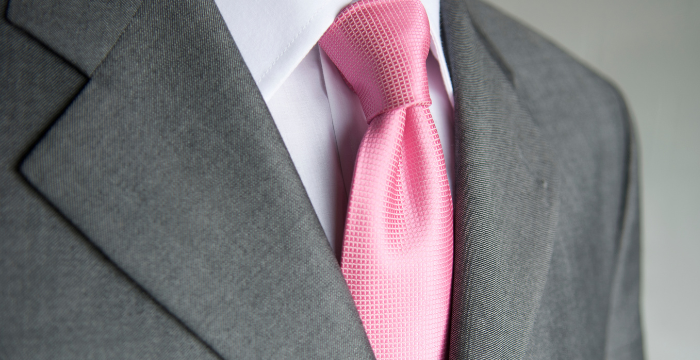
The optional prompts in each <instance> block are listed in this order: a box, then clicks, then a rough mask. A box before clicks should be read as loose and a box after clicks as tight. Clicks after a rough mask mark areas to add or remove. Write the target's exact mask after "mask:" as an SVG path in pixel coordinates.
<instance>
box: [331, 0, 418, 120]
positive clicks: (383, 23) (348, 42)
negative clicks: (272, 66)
mask: <svg viewBox="0 0 700 360" xmlns="http://www.w3.org/2000/svg"><path fill="white" fill-rule="evenodd" d="M319 44H320V46H321V48H322V49H323V51H325V52H326V54H328V57H329V58H330V59H331V61H333V63H334V64H335V65H336V66H337V67H338V70H340V73H341V74H342V75H343V77H344V78H345V81H346V82H347V83H348V85H349V86H350V87H351V88H352V90H353V91H354V92H355V93H356V94H357V96H358V97H359V98H360V102H361V103H362V108H363V110H364V112H365V116H366V117H367V121H368V122H369V121H371V120H372V119H373V118H374V117H375V116H377V115H379V114H381V113H383V112H385V111H387V110H391V109H395V108H398V107H406V106H409V105H416V104H423V105H426V106H428V105H430V94H429V92H428V75H427V71H426V67H425V61H426V59H427V57H428V51H429V50H430V27H429V25H428V16H427V15H426V13H425V9H424V8H423V5H422V4H421V2H420V1H419V0H361V1H358V2H356V3H354V4H352V5H350V6H348V7H347V8H345V9H344V10H343V11H342V12H341V13H340V14H339V15H338V17H337V18H336V19H335V21H334V22H333V24H332V25H331V27H330V28H329V29H328V31H326V33H325V34H324V35H323V37H321V40H320V41H319Z"/></svg>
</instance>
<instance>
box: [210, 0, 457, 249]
mask: <svg viewBox="0 0 700 360" xmlns="http://www.w3.org/2000/svg"><path fill="white" fill-rule="evenodd" d="M215 2H216V5H217V6H218V8H219V11H220V12H221V15H222V17H223V19H224V21H225V22H226V25H227V27H228V29H229V31H230V32H231V35H232V37H233V39H234V41H235V42H236V45H237V46H238V49H239V51H240V52H241V56H242V57H243V60H244V61H245V63H246V65H247V66H248V68H249V70H250V72H251V74H252V75H253V79H254V80H255V83H256V84H257V86H258V88H259V89H260V92H261V94H262V97H263V98H264V99H265V102H266V104H267V106H268V108H269V110H270V113H271V115H272V118H273V119H274V121H275V124H276V125H277V128H278V129H279V132H280V135H281V136H282V140H283V141H284V144H285V146H286V147H287V150H288V151H289V154H290V156H291V158H292V162H293V163H294V166H295V167H296V170H297V172H298V173H299V177H300V178H301V181H302V183H303V184H304V188H305V189H306V192H307V194H308V196H309V199H310V201H311V204H312V206H313V208H314V210H315V212H316V215H317V216H318V219H319V221H320V223H321V226H322V227H323V230H324V232H325V234H326V237H327V238H328V242H329V243H330V245H331V248H333V250H334V252H335V254H336V257H338V258H339V254H340V249H341V245H342V240H343V230H344V225H345V215H346V210H347V199H348V195H349V193H350V186H351V183H352V175H353V171H354V168H355V157H356V155H357V150H358V148H359V146H360V141H361V140H362V136H363V135H364V133H365V130H366V129H367V120H366V118H365V115H364V113H363V111H362V106H361V105H360V101H359V99H358V98H357V96H356V95H355V93H353V92H352V90H350V88H348V86H347V85H346V84H345V82H344V81H343V79H342V77H341V75H340V73H339V72H338V69H337V68H336V67H335V65H333V63H332V62H331V61H330V59H328V57H327V56H326V54H325V53H323V50H321V49H320V48H319V47H318V46H317V42H318V40H319V39H320V38H321V36H322V35H323V34H324V33H325V31H326V29H328V27H329V26H330V25H331V23H333V20H334V19H335V17H336V16H337V15H338V13H339V12H340V11H341V10H342V9H343V8H345V7H346V6H347V5H349V4H350V3H351V1H348V0H329V1H317V2H312V1H304V0H287V1H277V0H258V1H243V0H215ZM422 3H423V6H424V7H425V10H426V13H427V14H428V20H429V22H430V36H431V43H430V53H431V55H430V56H428V59H427V63H426V65H427V70H428V86H429V90H430V98H431V99H432V102H433V104H432V105H431V106H430V112H431V114H432V116H433V120H434V122H435V126H436V128H437V131H438V135H439V137H440V142H441V144H442V149H443V153H444V156H445V164H446V167H447V177H448V180H449V182H450V188H451V190H452V192H453V193H454V188H453V176H454V175H453V174H454V151H453V142H454V139H453V123H452V110H453V97H452V83H451V81H450V76H449V72H448V69H447V64H446V61H445V56H444V53H443V51H442V42H441V39H440V22H439V21H440V4H439V0H422Z"/></svg>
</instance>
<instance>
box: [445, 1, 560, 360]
mask: <svg viewBox="0 0 700 360" xmlns="http://www.w3.org/2000/svg"><path fill="white" fill-rule="evenodd" d="M442 19H443V23H444V28H445V41H446V44H447V58H448V62H449V64H450V71H451V75H452V80H453V84H454V89H455V149H456V158H455V159H456V160H455V167H456V169H455V173H456V176H455V177H456V182H455V183H456V186H455V189H456V190H455V196H454V202H455V259H454V264H455V265H454V281H453V294H452V322H451V335H450V358H451V359H458V358H459V359H486V358H488V359H493V358H508V359H519V358H522V356H523V354H524V351H525V349H526V346H527V340H528V337H529V332H530V330H531V329H532V326H533V323H534V320H535V315H536V312H537V309H538V306H539V301H540V298H541V294H542V290H543V288H544V285H545V282H546V279H547V272H548V269H549V262H550V257H551V253H552V243H553V241H554V227H555V225H556V221H557V212H558V206H559V198H558V180H557V174H556V169H555V167H554V163H553V162H552V161H551V158H550V156H549V154H548V152H549V148H548V146H547V144H546V143H545V142H544V139H543V138H542V136H541V134H540V132H539V130H538V127H537V125H536V124H535V122H534V121H533V119H532V117H531V116H530V114H529V113H528V111H527V109H526V107H525V106H523V105H522V104H521V103H520V101H519V99H518V97H517V95H516V93H515V90H514V88H513V84H512V83H511V82H510V80H509V78H510V76H509V75H510V74H509V72H508V70H507V64H505V63H503V62H502V61H501V59H499V58H498V57H497V55H496V54H497V52H496V51H495V49H490V48H489V46H490V45H491V44H488V43H486V42H485V41H484V40H483V38H482V37H481V35H480V34H479V33H478V31H477V29H476V28H475V27H474V26H473V24H472V22H471V19H470V14H469V11H468V6H467V2H465V1H464V0H454V1H444V2H443V4H442Z"/></svg>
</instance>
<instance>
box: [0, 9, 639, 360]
mask: <svg viewBox="0 0 700 360" xmlns="http://www.w3.org/2000/svg"><path fill="white" fill-rule="evenodd" d="M0 5H2V8H3V9H6V12H5V13H4V17H3V19H2V20H1V21H0V44H1V45H2V46H1V47H0V65H1V68H0V86H1V87H0V89H2V91H0V164H2V167H1V168H0V359H373V358H374V356H373V354H372V350H371V348H370V346H369V342H368V340H367V337H366V335H365V333H364V329H363V327H362V323H361V321H360V318H359V316H358V314H357V310H356V309H355V307H354V303H353V301H352V298H351V296H350V293H349V291H348V289H347V286H346V284H345V282H344V280H343V277H342V275H341V273H340V269H339V266H338V263H337V261H336V260H335V257H334V255H333V253H332V251H331V249H330V246H329V245H328V243H327V241H326V239H325V235H324V233H323V230H322V228H321V226H320V223H319V221H318V219H317V218H316V215H315V212H314V210H313V208H312V206H311V203H310V201H309V199H308V196H307V195H306V192H305V190H304V187H303V185H302V183H301V180H300V179H299V176H298V175H297V173H296V170H295V168H294V165H293V163H292V161H291V159H290V157H289V154H288V152H287V150H286V148H285V146H284V143H283V142H282V139H281V137H280V135H279V133H278V131H277V128H276V127H275V124H274V121H273V119H272V117H271V116H270V113H269V111H268V109H267V107H266V105H265V102H264V100H263V99H262V96H261V95H260V92H259V91H258V89H257V88H256V86H255V82H254V81H253V79H252V77H251V75H250V73H249V71H248V69H247V67H246V66H245V63H244V62H243V59H242V58H241V55H240V53H239V52H238V49H237V48H236V44H235V43H234V41H233V39H232V38H231V35H230V33H229V32H228V30H227V28H226V25H225V24H224V22H223V20H222V18H221V15H220V14H219V12H218V9H217V7H216V5H215V3H214V2H213V1H212V0H182V1H158V0H131V1H119V2H112V1H89V0H70V1H58V0H47V1H42V2H38V1H29V0H12V1H11V2H10V3H9V4H7V5H6V4H5V3H0ZM441 17H442V22H443V29H442V30H443V32H444V36H443V38H444V41H445V45H446V46H445V48H446V50H445V52H446V57H447V60H448V63H449V67H450V73H451V75H452V79H453V86H454V89H455V112H454V123H455V152H456V153H455V160H456V161H455V166H456V169H455V174H456V175H455V193H454V194H453V198H454V206H455V213H454V215H455V259H454V260H455V267H454V276H453V289H452V305H451V306H452V310H451V324H450V326H451V328H450V338H449V358H450V359H564V358H565V359H621V360H622V359H642V358H643V351H642V334H641V326H640V319H639V205H638V185H637V184H638V169H637V165H636V164H637V161H638V160H637V151H636V145H635V136H634V130H633V126H632V124H631V121H630V118H629V114H628V112H627V110H626V108H625V104H624V101H623V100H622V98H621V96H620V94H619V92H618V91H617V90H615V88H614V87H613V86H611V85H610V83H608V82H607V81H606V80H604V79H602V78H601V77H600V76H599V75H597V74H595V73H594V72H592V71H591V70H589V69H587V68H585V67H584V66H582V65H581V64H579V63H578V62H576V61H575V60H574V59H572V58H571V57H570V56H569V55H567V54H566V53H564V52H563V51H561V50H559V49H557V48H556V47H555V46H554V45H552V44H551V43H550V42H548V41H547V40H545V39H543V38H542V37H541V36H540V35H538V34H536V33H534V32H532V31H531V30H529V29H527V28H526V27H524V26H522V25H520V24H518V23H517V22H515V21H513V20H512V19H510V18H508V17H506V16H504V15H503V14H501V13H500V12H498V11H497V10H495V9H493V8H492V7H490V6H488V5H486V4H484V3H481V2H479V1H476V0H446V1H443V2H442V4H441Z"/></svg>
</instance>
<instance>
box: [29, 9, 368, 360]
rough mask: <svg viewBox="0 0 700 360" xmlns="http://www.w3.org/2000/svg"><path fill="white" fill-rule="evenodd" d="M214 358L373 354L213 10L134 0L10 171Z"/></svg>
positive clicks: (251, 83)
mask: <svg viewBox="0 0 700 360" xmlns="http://www.w3.org/2000/svg"><path fill="white" fill-rule="evenodd" d="M21 171H22V173H23V174H24V175H25V176H26V177H27V178H28V179H29V181H30V182H31V183H32V184H33V185H34V186H35V187H36V188H37V189H38V190H39V191H40V192H41V193H42V194H43V195H44V196H45V197H46V198H47V199H48V200H49V201H50V202H52V203H53V204H54V205H55V206H56V207H57V208H58V209H59V210H60V211H61V212H62V213H63V214H64V215H65V216H66V217H67V218H69V219H70V220H71V221H72V222H73V223H74V224H75V225H76V226H77V227H78V228H79V229H80V230H81V231H82V232H83V233H84V234H85V235H86V236H87V237H88V238H89V239H90V241H92V242H93V243H94V244H95V245H96V246H97V247H99V248H100V249H101V250H102V251H103V252H104V253H105V254H106V255H107V256H108V257H109V258H110V259H111V260H112V261H113V262H114V263H115V264H117V266H119V267H120V268H121V269H123V270H124V271H125V273H126V274H128V275H129V276H131V277H132V278H133V279H134V280H135V281H136V282H137V283H139V284H140V285H141V286H142V287H143V288H144V289H145V290H146V291H147V292H149V293H150V294H151V295H152V296H153V297H154V298H155V299H156V300H157V301H158V302H160V303H161V304H163V305H164V306H165V308H166V309H168V310H169V311H170V312H171V313H172V314H173V315H175V316H176V317H178V318H179V319H180V320H181V321H182V322H183V323H184V324H185V325H186V326H187V327H189V328H190V329H191V330H192V331H193V332H195V333H196V334H197V335H198V336H199V337H200V338H201V339H203V340H204V341H205V342H207V343H208V344H209V345H210V346H211V347H212V348H213V349H214V350H215V351H216V352H217V353H218V354H219V355H221V356H222V357H224V358H228V359H233V358H328V359H332V358H354V359H371V358H373V356H372V352H371V349H370V347H369V343H368V341H367V338H366V335H365V333H364V329H363V328H362V324H361V322H360V319H359V316H358V314H357V311H356V309H355V307H354V303H353V301H352V298H351V296H350V294H349V291H348V290H347V287H346V285H345V282H344V280H343V278H342V275H341V273H340V271H339V267H338V264H337V262H336V260H335V258H334V256H333V254H332V252H331V249H330V246H329V245H328V243H327V241H326V239H325V236H324V233H323V230H322V228H321V226H320V223H319V222H318V219H317V218H316V215H315V212H314V210H313V208H312V206H311V203H310V202H309V199H308V197H307V195H306V192H305V191H304V188H303V185H302V183H301V180H300V179H299V176H298V175H297V173H296V171H295V169H294V166H293V164H292V162H291V159H290V157H289V154H288V152H287V150H286V148H285V147H284V144H283V142H282V140H281V138H280V135H279V133H278V131H277V128H276V127H275V125H274V122H273V120H272V118H271V116H270V114H269V112H268V110H267V107H266V106H265V103H264V101H263V99H262V97H261V95H260V93H259V92H258V91H257V88H256V87H255V83H254V81H253V79H252V77H251V75H250V73H249V71H248V69H247V68H246V66H245V64H244V62H243V59H242V58H241V56H240V54H239V52H238V50H237V48H236V46H235V44H234V42H233V39H232V38H231V35H230V34H229V32H228V30H227V28H226V26H225V24H224V22H223V20H222V19H221V17H220V14H219V12H218V10H217V8H216V6H215V4H214V3H213V1H209V0H207V1H157V0H146V1H145V2H144V3H143V4H142V5H141V7H140V8H139V9H138V11H137V12H136V13H135V15H134V17H133V19H132V20H131V22H130V23H129V25H128V26H127V27H126V28H125V30H124V32H123V33H122V34H121V36H120V38H119V40H118V41H117V42H116V44H115V45H114V47H113V48H112V50H111V51H110V52H109V54H108V55H107V56H106V58H105V59H104V61H102V62H101V64H100V65H99V66H98V67H97V68H96V69H95V71H94V72H93V76H92V78H91V79H90V82H89V83H88V84H87V86H86V87H85V89H84V90H83V91H82V92H81V93H80V95H79V96H78V97H77V98H76V99H75V100H74V102H73V104H72V105H71V106H70V107H69V108H68V109H67V110H66V112H65V114H64V115H63V116H62V117H61V118H60V119H59V120H58V121H57V123H56V124H55V125H54V126H53V128H52V129H51V130H50V131H49V132H48V134H47V135H46V137H45V138H44V139H43V140H42V141H41V142H40V143H39V144H38V145H37V146H36V148H35V149H34V150H33V151H32V152H31V153H30V154H29V155H28V157H27V158H26V160H25V161H24V163H23V164H22V166H21Z"/></svg>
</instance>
